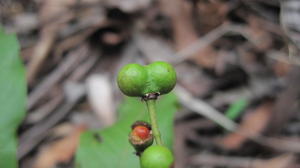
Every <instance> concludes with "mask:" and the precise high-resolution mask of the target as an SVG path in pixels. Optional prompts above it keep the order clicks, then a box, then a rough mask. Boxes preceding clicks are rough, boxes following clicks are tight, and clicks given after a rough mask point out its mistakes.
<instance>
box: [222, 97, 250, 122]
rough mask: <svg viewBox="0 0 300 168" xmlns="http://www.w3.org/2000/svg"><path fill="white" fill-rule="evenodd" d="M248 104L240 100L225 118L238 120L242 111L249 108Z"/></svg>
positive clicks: (234, 103) (228, 111)
mask: <svg viewBox="0 0 300 168" xmlns="http://www.w3.org/2000/svg"><path fill="white" fill-rule="evenodd" d="M247 105H248V102H247V101H246V100H244V99H239V100H237V101H235V102H233V103H232V104H231V105H230V106H229V108H228V109H227V110H226V112H225V116H226V117H227V118H229V119H231V120H234V119H236V118H237V117H238V116H239V115H240V114H241V112H242V111H244V109H245V108H246V107H247Z"/></svg>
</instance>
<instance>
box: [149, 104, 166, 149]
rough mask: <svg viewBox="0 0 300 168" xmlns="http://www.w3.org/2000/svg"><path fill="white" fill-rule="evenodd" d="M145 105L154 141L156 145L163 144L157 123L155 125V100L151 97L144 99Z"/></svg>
mask: <svg viewBox="0 0 300 168" xmlns="http://www.w3.org/2000/svg"><path fill="white" fill-rule="evenodd" d="M146 105H147V109H148V112H149V115H150V121H151V128H152V132H153V136H154V139H155V142H156V144H157V145H163V143H162V140H161V136H160V132H159V129H158V125H157V120H156V109H155V100H153V99H150V100H146Z"/></svg>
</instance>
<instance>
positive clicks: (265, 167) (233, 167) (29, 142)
mask: <svg viewBox="0 0 300 168" xmlns="http://www.w3.org/2000/svg"><path fill="white" fill-rule="evenodd" d="M0 21H1V22H0V23H1V25H2V27H3V28H4V29H5V30H6V32H13V33H16V34H17V37H18V40H19V42H20V46H21V58H22V60H23V62H24V63H25V66H26V70H27V72H26V73H27V74H26V75H27V82H28V103H27V114H26V117H25V119H24V120H23V122H22V124H21V125H20V127H19V129H18V136H19V138H18V139H19V146H18V153H17V157H18V160H19V165H20V167H21V168H31V167H33V168H73V167H75V164H74V156H75V153H76V149H77V147H78V144H79V137H80V134H81V133H82V132H84V131H85V130H90V129H102V128H107V127H110V126H111V125H113V124H114V123H115V122H116V121H117V120H118V119H117V116H118V115H117V113H116V111H117V109H118V106H119V104H120V103H121V102H122V99H123V95H122V93H121V92H120V90H119V89H118V87H117V84H116V75H117V73H118V71H119V69H120V68H121V67H122V66H124V65H125V64H128V63H133V62H134V63H140V64H148V63H151V62H153V61H157V60H162V61H166V62H169V63H171V64H172V65H173V66H174V67H175V69H176V71H177V76H178V80H177V86H176V88H175V89H174V92H175V94H176V95H177V97H178V103H179V104H180V108H179V109H178V111H177V113H176V116H175V119H174V129H173V130H174V142H173V143H174V145H173V146H174V148H173V150H174V153H175V156H176V162H175V163H176V164H175V167H176V168H248V167H253V168H299V167H300V157H299V153H300V138H299V136H300V113H299V96H300V94H299V93H300V71H299V70H300V69H299V63H300V60H299V48H300V1H299V0H282V1H279V0H266V1H265V0H0ZM133 157H134V156H133ZM99 167H101V165H99Z"/></svg>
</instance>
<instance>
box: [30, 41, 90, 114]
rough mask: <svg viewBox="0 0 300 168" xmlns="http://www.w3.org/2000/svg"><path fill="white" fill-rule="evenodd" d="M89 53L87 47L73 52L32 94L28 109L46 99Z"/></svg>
mask: <svg viewBox="0 0 300 168" xmlns="http://www.w3.org/2000/svg"><path fill="white" fill-rule="evenodd" d="M87 53H88V48H87V46H83V47H81V48H79V49H78V50H75V51H73V52H71V53H70V54H69V55H68V56H67V58H65V59H64V60H63V61H62V63H61V64H60V65H59V66H58V67H57V68H56V69H55V70H54V71H53V72H52V73H51V74H49V75H48V76H47V77H46V78H45V79H44V80H43V81H42V82H41V83H40V84H39V85H38V86H37V87H36V88H35V89H34V90H33V91H32V92H31V93H30V94H29V98H28V107H27V108H28V109H31V108H32V107H33V106H34V105H35V104H36V103H37V102H38V101H39V100H40V99H41V98H42V97H44V96H45V95H46V94H47V93H48V91H49V90H50V89H51V87H53V86H54V85H55V84H56V83H57V82H59V80H61V79H62V78H63V77H64V76H65V75H66V74H68V73H70V72H71V71H72V69H74V68H76V66H77V65H78V64H79V63H80V62H82V61H83V60H84V59H86V57H87Z"/></svg>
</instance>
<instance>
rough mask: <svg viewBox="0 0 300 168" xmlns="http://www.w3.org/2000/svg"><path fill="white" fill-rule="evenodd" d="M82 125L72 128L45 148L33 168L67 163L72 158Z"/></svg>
mask: <svg viewBox="0 0 300 168" xmlns="http://www.w3.org/2000/svg"><path fill="white" fill-rule="evenodd" d="M85 129H86V127H85V126H84V125H79V126H74V127H73V129H72V131H71V132H70V133H69V135H67V136H66V137H64V138H62V139H60V140H58V141H56V142H54V143H52V144H50V145H47V146H45V147H44V148H43V149H42V150H41V151H40V152H39V154H38V156H37V159H36V161H35V163H34V165H33V168H52V167H54V166H55V165H56V164H57V163H64V162H68V161H70V160H71V159H72V157H73V156H74V153H75V151H76V148H77V146H78V144H79V138H80V134H81V133H82V132H83V131H84V130H85Z"/></svg>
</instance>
